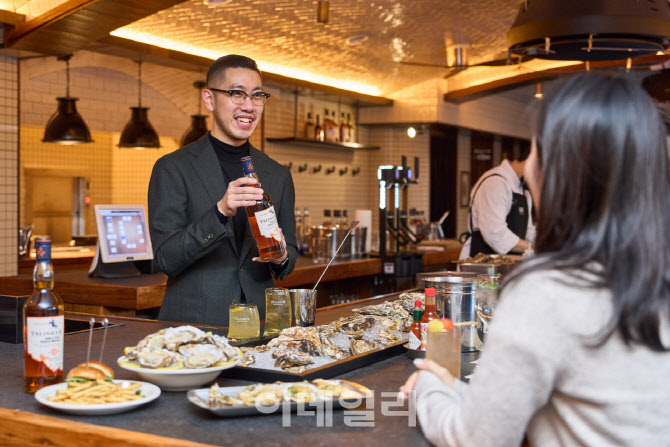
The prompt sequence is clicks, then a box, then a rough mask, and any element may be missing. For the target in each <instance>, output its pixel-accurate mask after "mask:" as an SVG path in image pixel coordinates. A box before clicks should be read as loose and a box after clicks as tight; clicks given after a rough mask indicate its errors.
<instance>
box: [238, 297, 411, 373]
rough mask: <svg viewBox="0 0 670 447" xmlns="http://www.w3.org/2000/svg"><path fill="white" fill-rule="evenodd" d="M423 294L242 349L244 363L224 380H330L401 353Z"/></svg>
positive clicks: (293, 330) (289, 331)
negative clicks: (414, 312)
mask: <svg viewBox="0 0 670 447" xmlns="http://www.w3.org/2000/svg"><path fill="white" fill-rule="evenodd" d="M415 300H421V301H422V302H423V300H424V296H423V293H419V292H406V293H402V294H401V295H400V297H399V299H398V300H396V301H385V302H383V303H381V304H374V305H369V306H364V307H361V308H357V309H353V310H352V312H353V315H351V316H347V317H342V318H340V319H338V320H336V321H334V322H332V323H329V324H324V325H321V326H312V327H291V328H287V329H284V330H282V331H281V333H280V334H279V336H278V337H276V338H273V339H272V340H270V341H269V342H268V343H266V344H262V345H259V346H255V347H241V350H242V352H243V357H242V360H241V361H240V362H239V363H238V364H237V366H236V367H234V368H232V369H230V370H229V371H227V372H226V377H228V378H235V379H241V380H252V381H259V382H270V381H295V380H311V379H315V378H317V377H321V378H329V377H333V376H335V375H338V374H343V373H345V372H348V371H351V370H354V369H357V368H360V367H362V366H365V365H369V364H371V363H374V362H378V361H381V360H384V359H386V358H389V357H392V356H395V355H400V354H402V353H403V352H404V351H405V350H404V348H403V347H402V345H403V343H405V342H406V341H407V339H408V338H409V328H410V326H411V324H412V310H413V307H414V301H415Z"/></svg>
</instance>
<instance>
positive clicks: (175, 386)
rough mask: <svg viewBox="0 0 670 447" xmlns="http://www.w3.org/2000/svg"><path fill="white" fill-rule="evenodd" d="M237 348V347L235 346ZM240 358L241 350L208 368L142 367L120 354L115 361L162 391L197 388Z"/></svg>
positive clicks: (236, 362) (235, 364)
mask: <svg viewBox="0 0 670 447" xmlns="http://www.w3.org/2000/svg"><path fill="white" fill-rule="evenodd" d="M236 349H238V348H236ZM240 360H242V352H241V351H240V357H238V358H237V360H234V361H230V362H226V363H225V364H223V365H219V366H211V367H209V368H200V369H191V368H181V369H160V368H158V369H151V368H142V367H141V366H135V365H133V364H131V363H129V361H128V359H127V358H126V356H125V355H124V356H121V357H119V358H118V359H117V360H116V363H117V364H118V365H119V366H120V367H121V368H123V369H125V370H128V371H132V372H134V373H135V374H137V375H138V376H140V377H141V378H142V380H144V381H146V382H150V383H153V384H154V385H158V386H159V387H160V388H161V389H162V390H164V391H188V390H192V389H194V388H198V387H200V386H202V385H205V384H207V383H209V382H211V381H213V380H215V379H216V378H217V377H218V376H219V374H220V373H221V371H223V370H225V369H230V368H233V367H235V366H237V364H238V363H239V362H240Z"/></svg>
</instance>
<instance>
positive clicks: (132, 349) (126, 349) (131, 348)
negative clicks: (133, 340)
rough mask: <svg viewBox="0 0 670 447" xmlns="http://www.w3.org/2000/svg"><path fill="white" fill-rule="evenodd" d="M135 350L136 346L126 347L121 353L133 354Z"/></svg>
mask: <svg viewBox="0 0 670 447" xmlns="http://www.w3.org/2000/svg"><path fill="white" fill-rule="evenodd" d="M135 348H137V346H126V347H125V348H123V353H124V354H126V355H128V354H130V353H131V352H133V351H134V350H135Z"/></svg>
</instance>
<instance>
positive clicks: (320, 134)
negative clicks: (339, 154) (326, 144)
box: [312, 115, 325, 141]
mask: <svg viewBox="0 0 670 447" xmlns="http://www.w3.org/2000/svg"><path fill="white" fill-rule="evenodd" d="M312 138H313V139H315V140H316V141H324V138H325V133H324V131H323V127H322V126H321V123H320V122H319V115H316V126H314V135H313V136H312Z"/></svg>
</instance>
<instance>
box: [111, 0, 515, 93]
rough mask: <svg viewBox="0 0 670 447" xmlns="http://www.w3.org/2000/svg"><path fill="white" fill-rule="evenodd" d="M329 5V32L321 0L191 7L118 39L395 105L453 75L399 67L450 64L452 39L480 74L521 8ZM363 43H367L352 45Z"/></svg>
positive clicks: (503, 1) (405, 1) (490, 0)
mask: <svg viewBox="0 0 670 447" xmlns="http://www.w3.org/2000/svg"><path fill="white" fill-rule="evenodd" d="M329 3H330V17H329V21H328V23H327V24H323V23H318V22H317V21H316V11H317V1H316V0H231V1H229V2H227V3H225V4H223V5H218V6H217V5H211V4H210V5H207V4H205V3H204V2H203V0H191V1H187V2H184V3H181V4H178V5H176V6H173V7H171V8H169V9H165V10H163V11H161V12H158V13H156V14H154V15H151V16H149V17H146V18H144V19H141V20H139V21H137V22H134V23H132V24H130V25H128V26H126V27H124V28H121V29H120V30H118V32H119V34H118V35H121V36H126V37H127V36H129V35H134V36H142V35H143V36H145V37H146V36H150V37H153V38H157V39H164V40H165V43H164V44H163V46H166V47H170V46H174V44H175V43H179V44H181V45H187V46H190V47H191V49H193V48H197V49H201V50H203V51H204V53H203V54H208V55H212V54H213V55H215V56H214V57H216V55H223V54H227V53H239V54H245V55H248V56H250V57H252V58H254V59H256V60H257V61H258V62H259V64H260V65H261V68H262V69H265V70H267V71H276V72H279V71H280V70H282V69H283V68H286V69H295V68H300V69H301V70H303V71H304V72H308V73H310V74H312V75H314V76H320V78H318V79H316V80H315V82H319V80H321V83H328V80H348V81H350V82H351V81H355V82H357V83H358V84H360V86H353V87H352V86H351V85H349V86H346V85H344V86H343V88H347V87H348V88H350V89H352V90H358V91H363V92H364V93H369V94H376V95H383V96H392V93H393V92H394V91H397V90H400V89H404V88H407V87H410V86H412V85H415V84H418V83H421V82H424V81H427V80H429V79H434V78H439V79H441V78H442V77H443V76H444V74H445V73H446V69H441V68H430V67H415V66H407V65H401V64H399V63H397V62H398V61H400V60H403V61H409V62H421V63H432V64H446V53H445V38H446V39H447V40H448V42H449V43H450V44H452V43H455V44H466V45H469V46H470V49H469V54H470V63H471V64H476V63H479V62H483V61H487V60H490V59H494V58H498V57H500V56H501V54H502V53H504V52H505V51H506V39H507V31H508V30H509V28H510V27H511V24H512V22H513V21H514V18H515V16H516V13H517V8H518V5H519V0H330V2H329ZM359 34H366V35H367V36H368V39H367V40H365V41H364V42H363V43H360V44H357V45H351V44H348V43H347V39H348V38H350V37H352V36H355V35H359ZM152 43H155V41H154V42H152ZM173 49H174V48H173ZM271 67H274V68H276V69H277V70H274V69H271ZM279 74H284V73H279ZM357 87H358V88H357Z"/></svg>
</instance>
